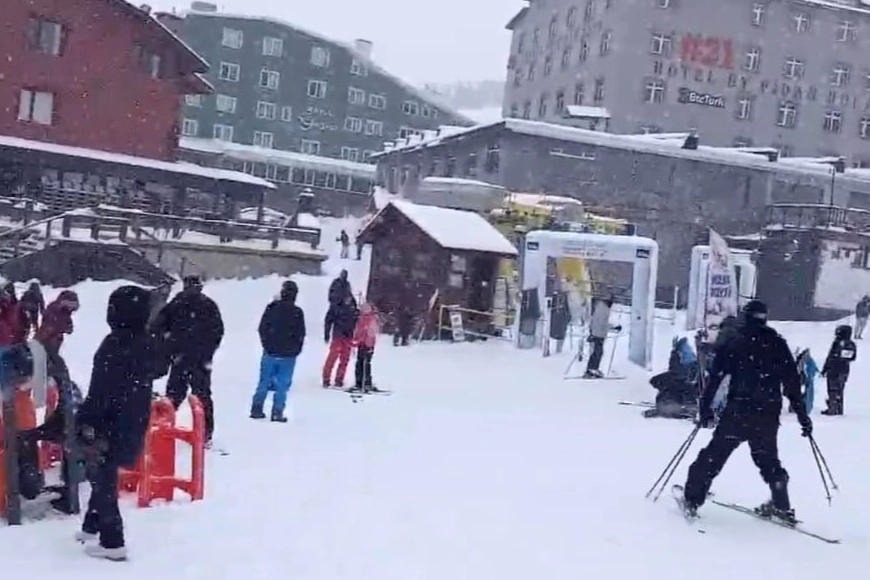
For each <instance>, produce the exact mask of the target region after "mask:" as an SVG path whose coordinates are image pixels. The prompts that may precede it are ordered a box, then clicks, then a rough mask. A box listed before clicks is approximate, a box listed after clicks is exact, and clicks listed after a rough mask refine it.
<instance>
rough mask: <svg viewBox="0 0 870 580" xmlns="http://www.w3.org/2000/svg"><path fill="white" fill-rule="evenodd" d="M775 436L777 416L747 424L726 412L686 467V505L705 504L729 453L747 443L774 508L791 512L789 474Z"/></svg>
mask: <svg viewBox="0 0 870 580" xmlns="http://www.w3.org/2000/svg"><path fill="white" fill-rule="evenodd" d="M778 434H779V418H778V417H771V418H764V419H761V420H758V419H755V421H753V422H748V421H746V420H743V419H740V418H735V417H734V416H730V415H729V414H728V412H727V410H726V414H725V415H724V416H723V417H722V420H721V421H720V422H719V425H718V427H716V430H715V431H714V432H713V437H712V438H711V439H710V443H709V444H707V446H706V447H705V448H703V449H702V450H701V451H700V453H698V458H697V459H695V462H694V463H692V465H691V466H690V467H689V477H688V479H687V480H686V487H685V498H686V502H687V503H690V504H692V505H694V506H696V507H698V506H701V505H703V504H704V501H705V500H706V499H707V494H708V493H709V492H710V486H711V485H712V484H713V480H714V479H715V478H716V476H717V475H719V472H721V471H722V468H723V467H724V466H725V462H727V461H728V458H729V457H730V456H731V453H733V452H734V450H735V449H737V447H739V446H740V444H741V443H743V442H744V441H745V442H747V443H749V452H750V454H751V455H752V461H754V462H755V465H756V467H758V470H759V471H760V472H761V478H762V479H763V480H764V482H765V483H767V485H768V486H769V487H770V493H771V499H772V500H773V505H774V507H776V508H777V509H781V510H788V509H790V508H791V504H790V501H789V497H788V472H787V471H786V470H785V469H784V468H783V467H782V464H781V463H780V461H779V449H778V447H777V436H778Z"/></svg>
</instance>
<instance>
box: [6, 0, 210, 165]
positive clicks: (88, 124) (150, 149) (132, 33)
mask: <svg viewBox="0 0 870 580" xmlns="http://www.w3.org/2000/svg"><path fill="white" fill-rule="evenodd" d="M0 38H2V39H3V40H2V46H3V50H2V52H3V57H2V58H0V103H3V104H2V105H0V135H9V136H13V137H19V138H23V139H29V140H37V141H48V142H52V143H57V144H61V145H67V146H74V147H84V148H89V149H98V150H102V151H110V152H113V153H124V154H128V155H135V156H140V157H147V158H151V159H161V160H166V161H169V160H173V159H174V158H175V154H176V149H177V146H178V137H179V132H180V125H179V116H180V113H181V110H180V103H181V101H182V97H183V96H184V95H186V94H196V95H201V94H206V93H208V92H209V91H210V87H209V85H208V83H206V82H205V81H204V80H203V79H202V78H200V77H199V76H198V75H199V74H200V73H204V72H205V71H206V70H207V69H208V65H207V63H205V62H204V61H203V60H202V59H201V58H199V57H198V56H197V55H196V54H195V53H194V52H193V51H191V50H190V49H189V48H187V47H186V46H185V45H184V43H182V42H181V41H180V40H179V39H178V38H177V37H176V36H174V35H173V34H172V33H171V32H170V31H169V30H167V29H166V28H165V27H164V26H162V25H161V24H160V23H159V22H157V21H156V20H155V19H154V18H153V17H152V16H151V15H150V14H149V13H148V12H147V11H144V10H142V9H139V8H136V7H134V6H133V5H131V4H129V3H127V2H126V1H125V0H81V1H80V2H79V1H77V2H75V3H70V2H59V1H57V0H7V1H6V2H4V5H3V18H2V19H0Z"/></svg>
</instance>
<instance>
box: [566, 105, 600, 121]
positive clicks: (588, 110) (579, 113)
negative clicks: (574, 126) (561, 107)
mask: <svg viewBox="0 0 870 580" xmlns="http://www.w3.org/2000/svg"><path fill="white" fill-rule="evenodd" d="M565 112H566V113H567V114H566V115H565V116H566V117H580V118H581V119H609V118H610V112H609V111H608V110H607V109H605V108H604V107H587V106H585V105H568V106H567V107H565Z"/></svg>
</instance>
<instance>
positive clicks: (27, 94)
mask: <svg viewBox="0 0 870 580" xmlns="http://www.w3.org/2000/svg"><path fill="white" fill-rule="evenodd" d="M19 99H20V100H19V101H18V120H19V121H29V120H30V113H31V107H30V105H31V103H32V102H33V93H32V92H31V91H21V96H20V97H19Z"/></svg>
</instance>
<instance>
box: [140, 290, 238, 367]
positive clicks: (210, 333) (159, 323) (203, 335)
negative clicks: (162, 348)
mask: <svg viewBox="0 0 870 580" xmlns="http://www.w3.org/2000/svg"><path fill="white" fill-rule="evenodd" d="M153 326H154V333H155V334H157V335H159V336H163V337H164V338H165V340H166V348H167V351H168V353H169V354H170V355H171V356H173V357H174V356H179V355H180V356H182V357H185V358H188V359H191V360H195V361H204V362H211V360H212V358H214V354H215V352H217V349H218V347H219V346H220V344H221V340H223V337H224V323H223V319H222V318H221V312H220V309H219V308H218V305H217V304H215V302H214V300H212V299H211V298H209V297H208V296H206V295H205V294H202V293H201V292H191V291H182V292H181V293H179V294H178V295H176V296H175V298H173V299H172V301H171V302H170V303H169V304H167V305H166V306H164V307H163V309H162V310H161V311H160V312H159V314H157V316H156V318H155V320H154V322H153Z"/></svg>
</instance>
